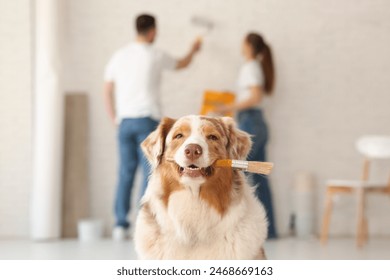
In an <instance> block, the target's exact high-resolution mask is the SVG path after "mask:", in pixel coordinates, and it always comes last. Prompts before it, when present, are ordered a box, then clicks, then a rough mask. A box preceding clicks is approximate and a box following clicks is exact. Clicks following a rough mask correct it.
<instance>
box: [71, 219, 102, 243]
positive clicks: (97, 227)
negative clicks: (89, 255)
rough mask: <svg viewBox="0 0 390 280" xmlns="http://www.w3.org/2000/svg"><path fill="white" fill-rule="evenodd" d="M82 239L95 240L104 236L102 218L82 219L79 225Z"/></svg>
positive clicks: (80, 238) (79, 234)
mask: <svg viewBox="0 0 390 280" xmlns="http://www.w3.org/2000/svg"><path fill="white" fill-rule="evenodd" d="M77 231H78V237H79V240H80V241H95V240H99V239H102V237H103V222H102V221H101V220H94V219H86V220H80V221H79V222H78V225H77Z"/></svg>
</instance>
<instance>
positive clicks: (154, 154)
mask: <svg viewBox="0 0 390 280" xmlns="http://www.w3.org/2000/svg"><path fill="white" fill-rule="evenodd" d="M175 122H176V120H174V119H171V118H164V119H163V120H162V121H161V122H160V124H159V126H158V127H157V128H156V130H155V131H153V132H152V133H150V134H149V136H148V137H147V138H146V139H145V140H144V141H143V142H142V144H141V148H142V151H143V152H144V154H145V156H146V158H147V159H148V160H149V162H150V164H151V165H152V166H153V167H157V166H158V165H159V164H160V163H161V158H162V156H163V154H164V150H165V138H166V137H167V135H168V132H169V131H170V130H171V128H172V126H173V124H174V123H175Z"/></svg>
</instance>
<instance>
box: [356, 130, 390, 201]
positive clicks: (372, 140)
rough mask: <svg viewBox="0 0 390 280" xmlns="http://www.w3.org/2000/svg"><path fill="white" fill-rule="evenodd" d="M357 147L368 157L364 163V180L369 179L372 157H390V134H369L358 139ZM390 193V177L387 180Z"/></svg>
mask: <svg viewBox="0 0 390 280" xmlns="http://www.w3.org/2000/svg"><path fill="white" fill-rule="evenodd" d="M356 149H357V150H358V151H359V152H360V153H361V154H362V155H364V156H365V157H366V160H365V161H364V165H363V176H362V180H364V181H365V180H367V179H368V173H369V161H370V159H390V136H384V135H383V136H380V135H367V136H363V137H360V138H359V139H358V140H357V141H356ZM387 192H388V193H389V194H390V177H389V180H388V182H387Z"/></svg>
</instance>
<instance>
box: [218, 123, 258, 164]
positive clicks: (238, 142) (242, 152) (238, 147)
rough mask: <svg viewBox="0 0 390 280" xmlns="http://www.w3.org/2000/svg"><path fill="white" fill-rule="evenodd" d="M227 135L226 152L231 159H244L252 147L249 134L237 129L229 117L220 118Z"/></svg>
mask: <svg viewBox="0 0 390 280" xmlns="http://www.w3.org/2000/svg"><path fill="white" fill-rule="evenodd" d="M221 120H222V122H223V124H224V126H225V130H226V133H227V137H228V141H229V142H228V152H229V156H230V158H231V159H241V160H245V159H246V157H247V156H248V154H249V152H250V150H251V148H252V140H251V138H250V135H249V134H248V133H246V132H244V131H242V130H240V129H238V127H237V125H236V123H235V121H234V120H233V118H231V117H222V118H221Z"/></svg>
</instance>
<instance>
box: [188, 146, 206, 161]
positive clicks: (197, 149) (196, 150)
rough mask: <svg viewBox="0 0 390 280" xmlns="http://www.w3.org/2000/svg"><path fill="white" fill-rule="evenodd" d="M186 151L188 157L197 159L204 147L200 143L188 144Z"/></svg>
mask: <svg viewBox="0 0 390 280" xmlns="http://www.w3.org/2000/svg"><path fill="white" fill-rule="evenodd" d="M184 153H185V155H186V157H187V158H188V159H190V160H195V159H198V158H199V157H200V156H201V155H202V147H201V146H199V145H198V144H188V145H187V146H186V148H185V150H184Z"/></svg>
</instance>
